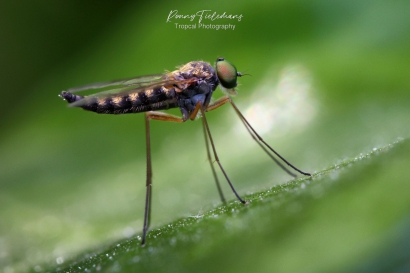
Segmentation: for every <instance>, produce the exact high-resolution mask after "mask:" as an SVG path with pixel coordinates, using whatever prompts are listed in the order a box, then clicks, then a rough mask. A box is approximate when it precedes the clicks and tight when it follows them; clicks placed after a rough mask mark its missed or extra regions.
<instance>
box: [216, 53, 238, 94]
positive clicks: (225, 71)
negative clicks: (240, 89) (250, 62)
mask: <svg viewBox="0 0 410 273" xmlns="http://www.w3.org/2000/svg"><path fill="white" fill-rule="evenodd" d="M215 66H216V74H217V75H218V79H219V82H220V83H221V85H222V86H223V87H225V88H227V89H232V88H235V87H236V85H237V82H236V79H237V76H238V72H237V71H236V67H235V66H234V65H233V64H232V63H230V62H229V61H226V60H225V59H224V58H218V59H217V61H216V64H215Z"/></svg>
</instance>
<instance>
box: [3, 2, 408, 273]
mask: <svg viewBox="0 0 410 273" xmlns="http://www.w3.org/2000/svg"><path fill="white" fill-rule="evenodd" d="M26 2H27V3H22V2H13V3H7V2H6V3H2V4H1V9H0V22H1V23H0V35H1V40H0V43H1V46H0V49H1V50H0V56H1V58H0V69H1V72H0V79H1V86H2V89H1V95H2V96H1V100H0V106H1V108H0V109H1V113H2V114H1V115H0V128H1V133H0V219H1V220H0V270H3V272H6V273H11V272H17V271H19V270H24V269H27V268H28V267H29V266H33V265H36V264H38V263H43V262H47V261H53V260H55V259H56V258H58V257H62V256H64V257H67V256H68V257H69V256H70V255H73V254H74V253H78V252H79V251H82V250H85V249H88V248H92V247H97V246H99V245H101V244H106V243H108V242H113V241H115V240H117V239H119V238H124V237H127V236H131V235H133V234H134V233H135V232H140V229H141V226H142V217H143V204H144V194H145V187H144V185H145V168H146V167H145V135H144V127H143V125H144V122H143V116H142V115H123V116H111V115H96V114H94V113H91V112H85V111H82V110H81V109H72V108H68V107H67V105H66V103H65V102H64V101H62V100H61V99H60V98H59V97H57V95H58V94H59V93H60V92H61V91H62V90H65V89H68V88H70V87H75V86H78V85H83V84H88V83H92V82H98V81H105V80H112V79H118V78H126V77H132V76H140V75H147V74H154V73H161V72H163V71H165V70H173V69H174V68H175V66H177V65H181V64H184V63H186V62H189V61H192V60H205V61H208V62H211V63H213V62H214V61H215V59H216V58H217V57H219V56H223V57H225V58H226V59H228V60H230V61H231V62H232V63H234V64H235V65H236V67H237V68H238V70H239V71H241V72H243V73H249V74H251V76H246V77H243V78H241V79H240V86H239V88H238V92H239V94H238V96H237V97H235V98H234V99H235V101H236V103H237V105H238V107H239V108H240V109H241V110H242V112H243V113H244V115H245V116H246V117H248V118H249V121H250V122H251V124H253V125H254V127H255V129H256V130H257V131H258V132H260V133H261V135H262V136H263V137H264V139H265V140H266V141H267V142H268V143H270V144H271V145H272V146H273V147H275V148H276V149H277V150H278V151H279V152H280V153H281V154H282V155H283V156H285V157H286V158H287V159H289V161H291V162H292V163H294V164H295V165H296V166H298V167H300V168H301V169H303V170H306V171H310V172H315V171H320V170H322V169H324V168H326V167H328V166H331V165H334V164H337V163H340V162H341V161H342V160H344V159H346V158H351V157H355V156H357V155H359V154H360V153H364V152H368V151H371V150H372V149H373V148H378V147H383V146H385V145H387V144H390V143H393V142H394V141H396V140H397V139H399V138H406V137H408V136H409V131H410V127H409V126H408V125H409V116H410V107H409V101H410V92H409V91H410V77H409V71H410V65H409V64H410V16H409V10H410V3H409V2H408V1H404V0H403V1H390V2H387V1H353V0H349V1H346V0H344V1H319V0H317V1H309V2H306V1H253V2H249V1H236V2H235V3H234V4H232V2H231V3H228V2H224V1H206V3H193V2H188V1H186V2H183V1H172V2H167V1H160V2H145V3H139V2H135V1H122V2H121V1H120V2H119V1H117V2H116V3H115V4H114V2H112V3H108V2H107V3H104V2H97V1H94V2H93V1H91V2H87V3H86V2H83V1H70V2H61V1H60V2H52V1H31V2H29V1H26ZM204 9H207V10H211V11H212V12H214V11H215V12H217V13H222V12H226V13H227V14H238V15H239V14H242V16H243V18H242V19H241V20H240V21H238V20H229V19H221V20H215V21H207V22H206V23H208V24H209V23H212V24H233V25H235V29H234V30H210V29H195V30H182V29H177V28H176V27H175V24H174V23H181V24H192V23H198V22H197V19H195V20H194V22H189V21H188V20H183V19H173V20H172V22H169V23H167V22H166V19H167V16H168V14H169V13H170V11H171V10H178V11H179V14H192V13H195V12H197V11H200V10H204ZM220 95H221V92H220V91H219V90H217V91H216V92H215V97H218V96H220ZM171 112H172V113H174V114H179V110H178V109H176V110H174V111H171ZM208 122H209V124H210V127H211V131H212V133H213V137H214V140H215V144H216V148H217V150H218V152H219V156H220V160H221V162H222V164H223V165H224V167H225V169H226V171H227V172H228V175H229V176H230V178H231V180H232V181H233V182H234V184H235V186H236V188H237V190H238V191H239V192H240V194H242V195H244V194H246V193H250V192H254V191H257V190H261V189H264V188H267V187H270V186H274V185H277V184H280V183H284V182H286V181H288V180H289V177H288V176H287V175H286V174H285V173H283V172H282V171H281V170H280V169H279V168H278V167H272V162H271V161H270V159H269V158H268V157H267V156H266V155H264V153H263V152H262V151H261V150H260V148H258V147H257V145H255V143H254V142H253V141H252V139H251V138H250V137H249V135H248V133H247V132H246V130H245V128H243V126H242V124H241V122H240V121H239V120H238V119H237V117H236V116H235V114H234V112H233V110H232V109H230V107H229V106H226V107H223V108H221V109H218V110H216V111H214V112H211V113H209V115H208ZM151 130H152V134H151V135H152V145H153V148H152V158H153V169H154V181H153V182H154V196H153V211H152V212H153V215H152V226H154V227H155V226H160V225H161V224H164V223H168V222H170V221H172V220H173V219H175V218H177V217H182V216H189V215H196V214H200V213H201V212H203V211H207V210H209V209H210V208H212V207H213V206H215V205H217V204H220V200H219V197H218V193H217V191H216V188H215V184H214V182H213V178H212V175H211V172H210V170H209V164H208V162H207V159H206V153H205V147H204V141H203V134H202V125H201V123H200V122H186V123H185V124H173V123H161V122H155V121H154V122H152V126H151ZM406 171H407V170H405V169H403V174H404V172H406ZM222 182H224V181H222ZM223 188H224V192H225V194H226V195H227V197H228V199H233V198H234V196H233V195H232V194H231V192H230V190H229V188H228V187H227V186H226V185H225V183H224V184H223ZM392 198H394V197H392ZM295 247H297V246H295Z"/></svg>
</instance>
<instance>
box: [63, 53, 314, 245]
mask: <svg viewBox="0 0 410 273" xmlns="http://www.w3.org/2000/svg"><path fill="white" fill-rule="evenodd" d="M241 76H243V74H242V73H240V72H238V71H237V70H236V67H235V66H234V65H233V64H232V63H230V62H229V61H227V60H225V59H224V58H218V59H217V60H216V62H215V68H213V67H212V66H211V65H210V64H209V63H207V62H203V61H193V62H189V63H187V64H185V65H183V66H181V67H178V69H176V70H174V71H172V72H166V73H164V74H159V75H151V76H143V77H137V78H130V79H125V80H119V81H113V82H104V83H96V84H91V85H87V86H83V87H79V88H73V89H69V90H68V91H63V92H61V94H60V95H59V96H60V97H62V98H63V99H64V100H66V101H67V102H68V103H70V106H74V107H81V108H83V109H84V110H88V111H93V112H97V113H99V114H128V113H140V112H145V136H146V153H147V154H146V157H147V176H146V197H145V211H144V226H143V229H142V239H141V244H142V245H145V241H146V235H147V231H148V227H149V219H150V214H151V196H152V165H151V141H150V121H151V120H161V121H170V122H179V123H182V122H185V121H187V120H188V119H190V120H195V119H196V117H197V116H198V117H201V118H202V124H203V129H204V135H205V144H206V148H207V156H208V159H209V162H210V165H211V169H212V173H213V176H214V178H215V182H216V185H217V188H218V192H219V195H220V197H221V200H222V202H223V203H225V198H224V195H223V193H222V190H221V188H220V185H219V180H218V177H217V175H216V172H215V169H214V165H213V164H212V160H211V152H210V148H211V150H212V153H213V156H214V159H215V161H216V163H217V164H218V166H219V168H220V170H221V171H222V173H223V175H224V177H225V179H226V181H227V182H228V184H229V186H230V187H231V189H232V191H233V193H234V194H235V196H236V198H237V199H238V200H239V201H240V202H241V203H242V204H246V201H245V200H243V199H242V198H241V197H240V196H239V194H238V193H237V191H236V190H235V188H234V186H233V184H232V183H231V180H230V179H229V177H228V175H227V173H226V172H225V170H224V168H223V167H222V164H221V162H220V161H219V158H218V154H217V152H216V148H215V145H214V141H213V139H212V135H211V131H210V130H209V126H208V122H207V120H206V114H205V113H206V112H209V111H212V110H215V109H217V108H219V107H221V106H222V105H225V104H227V103H229V104H231V105H232V107H233V109H234V110H235V112H236V114H237V115H238V116H239V118H240V120H241V121H242V122H243V124H244V125H245V127H246V129H247V130H248V131H249V133H250V134H251V136H252V138H253V139H254V140H255V141H256V142H257V143H258V144H259V145H260V146H261V147H262V148H263V149H264V151H265V152H266V153H267V154H268V155H269V156H270V157H271V158H272V159H273V160H274V161H275V162H276V163H277V164H278V165H279V166H280V167H281V168H282V169H284V170H285V171H287V172H288V173H289V174H290V175H292V176H296V175H295V174H293V173H291V172H290V171H288V170H287V169H286V168H285V166H284V165H282V164H281V163H280V162H279V161H278V160H277V159H276V158H275V157H274V156H273V154H275V155H276V156H278V157H279V158H280V159H281V160H282V161H283V162H284V163H286V164H287V165H288V166H289V167H291V168H292V169H294V170H296V171H297V172H299V173H301V174H303V175H307V176H310V175H311V174H310V173H307V172H303V171H301V170H299V169H298V168H296V167H295V166H293V165H292V164H290V163H289V162H288V161H287V160H286V159H285V158H283V157H282V156H281V155H280V154H279V153H277V152H276V151H275V150H274V149H273V148H272V147H271V146H269V145H268V144H267V143H266V142H265V141H264V140H263V139H262V138H261V137H260V136H259V134H258V133H257V132H256V131H255V129H253V127H252V126H251V125H250V124H249V122H248V121H247V120H246V119H245V117H244V116H243V115H242V113H241V112H240V111H239V109H238V108H237V106H236V105H235V103H234V102H233V101H232V99H231V97H230V96H232V95H236V94H237V92H236V91H235V87H236V86H237V78H238V77H241ZM218 85H220V87H221V89H222V91H223V92H224V93H225V95H224V96H223V97H221V98H219V99H217V100H216V101H214V102H212V103H211V97H212V94H213V92H214V91H215V89H216V88H217V87H218ZM93 89H98V90H103V89H105V91H102V92H99V93H96V94H93V95H89V96H81V95H76V94H74V93H75V92H79V91H86V90H88V91H89V90H93ZM177 107H178V108H179V109H180V110H181V114H182V117H179V116H174V115H171V114H168V113H164V112H160V111H158V110H166V109H170V108H177ZM209 143H210V145H209ZM272 153H273V154H272Z"/></svg>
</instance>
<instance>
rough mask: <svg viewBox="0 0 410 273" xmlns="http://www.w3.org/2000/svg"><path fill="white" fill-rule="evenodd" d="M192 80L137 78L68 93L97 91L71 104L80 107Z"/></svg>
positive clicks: (156, 77)
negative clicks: (100, 99)
mask: <svg viewBox="0 0 410 273" xmlns="http://www.w3.org/2000/svg"><path fill="white" fill-rule="evenodd" d="M191 81H192V80H185V79H184V80H176V79H174V78H170V77H169V75H167V74H158V75H150V76H142V77H136V78H129V79H122V80H117V81H111V82H100V83H94V84H89V85H85V86H82V87H76V88H71V89H68V90H67V92H69V93H74V92H82V91H84V92H85V91H91V90H92V91H97V93H95V94H92V95H87V96H85V97H84V98H83V99H81V100H78V101H76V102H73V103H70V106H73V107H78V106H83V105H86V104H89V103H90V102H93V101H95V100H96V99H99V98H110V97H117V96H125V95H128V94H131V93H138V92H141V91H143V90H146V89H153V88H157V87H160V86H173V85H175V84H183V83H188V82H191Z"/></svg>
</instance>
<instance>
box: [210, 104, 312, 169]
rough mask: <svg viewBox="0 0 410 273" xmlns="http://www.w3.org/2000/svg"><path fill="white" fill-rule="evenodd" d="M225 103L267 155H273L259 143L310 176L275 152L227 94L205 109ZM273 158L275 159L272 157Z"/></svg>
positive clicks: (213, 108) (214, 107) (212, 108)
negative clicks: (229, 105)
mask: <svg viewBox="0 0 410 273" xmlns="http://www.w3.org/2000/svg"><path fill="white" fill-rule="evenodd" d="M226 103H230V104H231V105H232V107H233V109H234V110H235V112H236V114H237V115H238V116H239V118H240V119H241V121H242V122H243V123H244V125H245V127H246V128H247V129H248V131H249V133H250V134H251V135H252V138H253V139H254V140H255V141H257V142H258V141H259V142H258V143H259V145H260V146H261V147H262V148H263V149H264V151H265V152H267V153H268V154H269V156H270V157H271V158H272V159H273V157H272V156H271V154H270V153H269V152H268V151H267V150H266V149H265V148H264V147H263V146H262V145H261V144H260V143H262V144H263V145H265V147H266V148H268V149H269V150H270V151H271V152H273V153H274V154H275V155H276V156H278V157H279V158H280V159H281V160H282V161H283V162H285V163H286V164H287V165H288V166H289V167H291V168H292V169H294V170H295V171H297V172H299V173H301V174H303V175H307V176H312V175H311V174H310V173H307V172H304V171H302V170H300V169H298V168H296V167H295V166H293V165H292V164H291V163H290V162H288V161H287V160H286V159H285V158H283V157H282V156H281V155H280V154H279V153H278V152H276V151H275V150H274V149H273V148H272V147H271V146H269V144H268V143H266V142H265V141H264V140H263V138H262V137H261V136H260V135H259V134H258V133H257V132H256V131H255V129H253V127H252V126H251V125H250V124H249V122H248V121H247V120H246V118H245V117H244V116H243V115H242V113H241V112H240V111H239V109H238V107H236V105H235V103H234V102H233V101H232V99H231V98H230V97H228V96H223V97H221V98H219V99H218V100H216V101H215V102H214V103H212V104H210V105H208V107H207V109H206V111H207V112H209V111H212V110H215V109H217V108H219V107H221V106H222V105H224V104H226ZM274 160H275V159H274ZM275 162H276V163H277V164H278V165H279V166H280V167H281V168H282V169H284V170H285V171H286V172H287V173H290V172H289V171H287V170H286V168H285V167H284V166H283V165H282V164H280V163H279V162H278V161H277V160H275ZM290 175H292V176H294V174H293V173H290Z"/></svg>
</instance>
